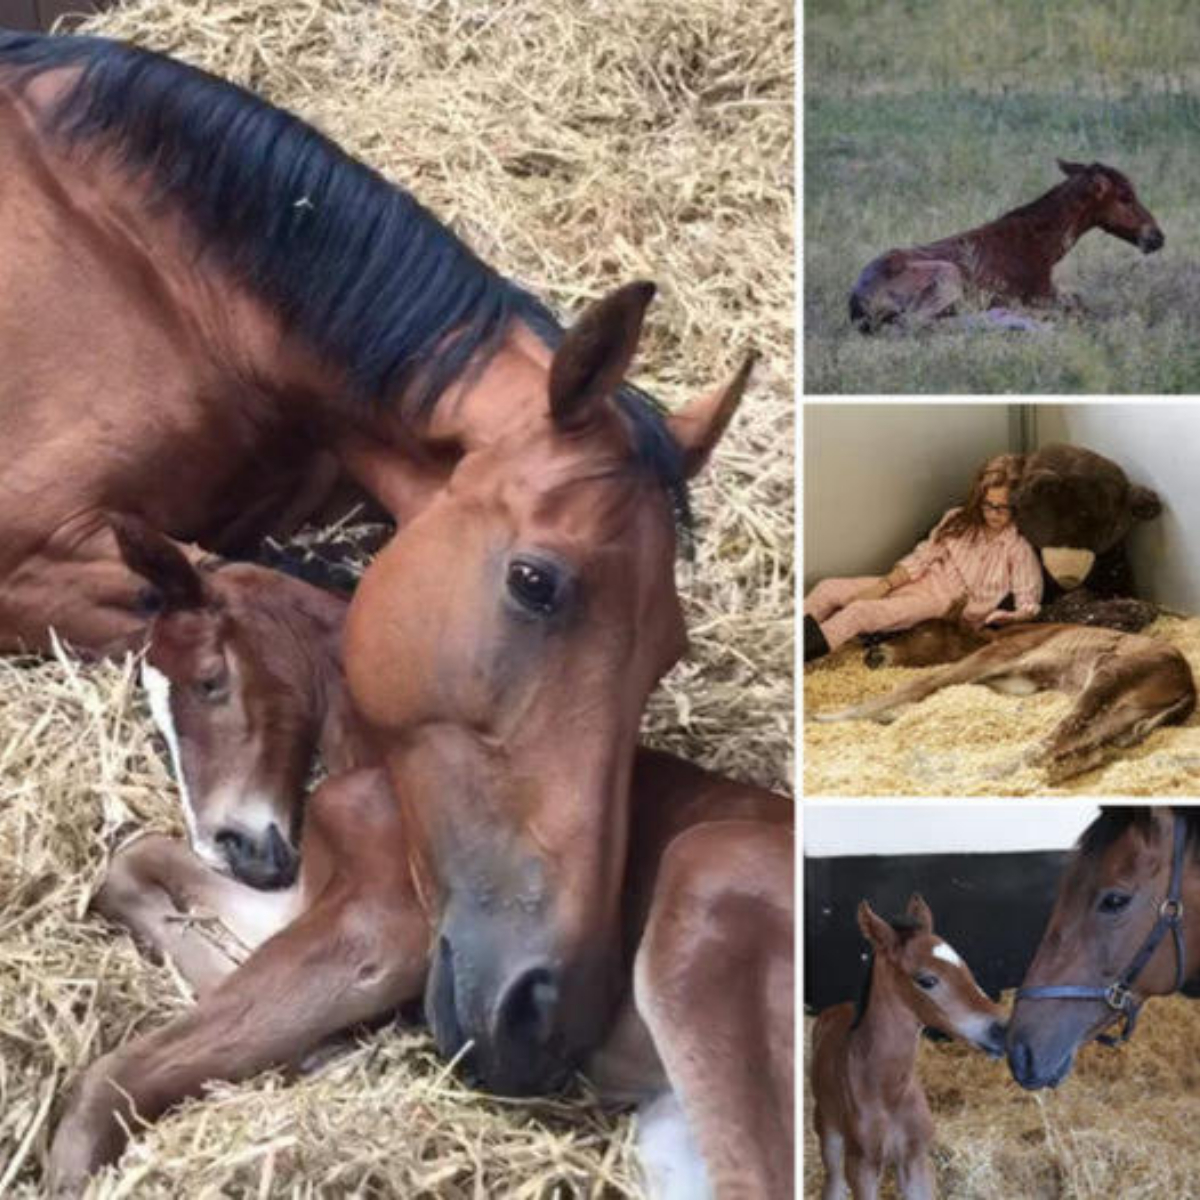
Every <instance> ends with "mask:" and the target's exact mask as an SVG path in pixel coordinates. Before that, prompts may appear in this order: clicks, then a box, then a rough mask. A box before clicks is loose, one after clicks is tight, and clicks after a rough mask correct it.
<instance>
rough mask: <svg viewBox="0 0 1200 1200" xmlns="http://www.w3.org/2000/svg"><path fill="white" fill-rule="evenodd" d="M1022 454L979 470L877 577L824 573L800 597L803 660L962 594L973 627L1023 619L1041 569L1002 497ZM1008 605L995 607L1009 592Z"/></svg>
mask: <svg viewBox="0 0 1200 1200" xmlns="http://www.w3.org/2000/svg"><path fill="white" fill-rule="evenodd" d="M1023 463H1024V459H1023V457H1022V456H1021V455H1019V454H1000V455H997V456H996V457H995V458H991V459H989V460H988V461H987V462H986V463H984V464H983V466H982V467H981V468H980V470H979V474H978V475H976V477H975V482H974V483H973V484H972V485H971V493H970V495H969V496H968V497H967V502H966V504H964V505H963V506H962V507H961V508H952V509H950V511H949V512H947V513H946V515H945V516H944V517H942V519H941V520H940V521H939V522H938V524H937V526H936V528H935V529H934V531H933V532H932V533H931V534H930V535H929V537H928V538H926V539H925V541H923V542H922V543H921V544H920V545H919V546H917V548H916V549H915V550H914V551H913V552H912V553H911V554H909V555H908V556H907V557H906V558H902V559H901V560H900V561H899V562H898V563H897V564H896V565H895V566H894V567H893V568H892V569H891V570H890V571H889V572H888V573H887V575H886V576H883V577H882V578H881V577H879V576H875V575H866V576H858V577H856V578H853V579H825V580H822V582H820V583H819V584H817V586H816V587H815V588H813V590H812V591H811V592H810V593H809V595H808V597H807V598H806V600H805V601H804V661H805V662H810V661H811V660H812V659H814V658H820V657H822V656H823V655H825V654H828V653H829V652H830V651H831V650H836V649H837V648H838V647H839V646H840V645H842V644H843V643H844V642H848V641H849V640H850V639H851V638H852V637H856V636H857V635H858V634H860V633H890V632H894V631H895V630H898V629H909V628H911V627H912V626H913V625H916V624H917V623H918V622H919V621H924V620H928V619H929V618H930V617H940V616H941V615H942V614H943V613H944V612H945V611H946V610H947V609H948V608H950V606H951V605H952V604H953V603H954V602H955V601H956V600H957V599H959V598H960V597H962V596H965V597H966V606H965V608H964V609H963V614H962V617H963V620H965V621H969V622H970V623H971V624H973V625H996V624H1000V623H1002V622H1005V621H1028V620H1030V619H1031V618H1033V617H1034V616H1036V615H1037V612H1038V609H1039V607H1040V606H1041V600H1042V567H1041V562H1040V561H1039V559H1038V556H1037V552H1036V551H1035V550H1034V548H1033V547H1032V546H1031V545H1030V544H1029V543H1028V542H1027V541H1026V540H1025V539H1024V538H1023V537H1022V536H1021V535H1020V534H1019V533H1018V532H1017V527H1016V525H1015V524H1014V523H1013V509H1012V504H1011V502H1010V497H1011V495H1012V491H1013V489H1014V488H1015V487H1016V485H1017V483H1018V482H1019V481H1020V478H1021V469H1022V465H1023ZM1010 593H1011V595H1012V596H1013V598H1014V600H1015V602H1016V608H1015V610H1010V609H1001V608H1000V607H999V605H1000V602H1001V601H1002V600H1003V599H1004V598H1005V597H1006V596H1008V595H1009V594H1010Z"/></svg>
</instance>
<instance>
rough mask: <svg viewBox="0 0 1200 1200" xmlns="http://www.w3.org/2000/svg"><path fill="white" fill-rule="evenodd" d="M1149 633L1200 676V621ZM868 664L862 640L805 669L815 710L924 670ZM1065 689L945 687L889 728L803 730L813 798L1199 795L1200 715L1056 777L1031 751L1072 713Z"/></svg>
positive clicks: (1175, 622) (1168, 622) (858, 725)
mask: <svg viewBox="0 0 1200 1200" xmlns="http://www.w3.org/2000/svg"><path fill="white" fill-rule="evenodd" d="M1145 632H1146V633H1147V634H1148V635H1150V636H1154V637H1161V638H1162V639H1163V640H1164V641H1167V642H1169V643H1171V644H1172V645H1175V646H1178V647H1179V649H1180V650H1181V651H1182V652H1183V654H1184V656H1185V657H1186V658H1187V660H1188V663H1189V665H1190V666H1191V668H1192V672H1193V674H1194V675H1197V676H1200V619H1197V618H1195V617H1193V618H1190V619H1186V620H1184V619H1181V618H1178V617H1168V616H1161V617H1159V618H1158V620H1156V621H1155V622H1154V624H1153V625H1151V626H1149V627H1148V628H1147V629H1146V631H1145ZM936 669H937V668H931V667H926V668H905V667H882V668H880V669H878V670H872V669H871V668H870V667H868V666H866V665H865V663H864V662H863V650H862V647H861V645H859V644H858V643H857V642H856V641H852V642H850V643H849V644H848V645H846V646H844V647H842V648H841V649H840V650H839V651H838V652H837V653H836V654H834V655H830V656H829V658H827V659H825V660H823V661H822V662H819V663H816V664H814V665H813V666H811V667H810V668H809V669H808V670H807V671H805V676H804V705H805V712H806V713H807V714H808V716H809V717H811V716H812V714H813V713H817V712H823V711H827V710H831V709H836V708H841V707H845V706H848V705H850V704H856V703H859V702H861V701H862V700H865V699H867V698H868V697H870V696H875V695H880V694H882V693H884V692H889V691H891V690H892V689H893V688H895V687H899V686H900V685H901V684H902V683H905V682H907V681H909V680H911V679H912V678H913V677H914V675H915V674H916V673H917V671H918V670H923V671H931V670H936ZM1071 703H1072V700H1071V698H1069V697H1067V696H1065V695H1062V694H1060V693H1058V692H1039V693H1037V694H1036V695H1032V696H1021V697H1017V696H1004V695H1000V694H999V693H997V692H993V691H992V690H991V689H989V688H987V687H983V686H980V685H976V684H960V685H958V686H956V687H949V688H945V689H943V690H942V691H940V692H936V693H935V694H934V695H932V696H930V697H929V699H927V700H924V701H922V702H921V703H920V704H914V705H911V706H910V707H909V708H908V709H907V710H904V711H902V712H901V714H900V716H899V717H897V719H896V720H895V721H894V722H893V723H892V724H890V725H880V724H877V723H876V722H873V721H843V722H839V723H833V724H828V725H825V724H818V723H816V722H813V721H812V720H808V721H806V723H805V726H804V789H805V794H806V795H843V796H866V795H869V796H891V795H909V796H1057V795H1072V794H1074V795H1089V796H1194V795H1196V793H1197V791H1198V790H1200V715H1197V714H1195V713H1193V714H1192V716H1190V717H1189V718H1188V719H1187V721H1185V722H1184V723H1183V724H1182V725H1168V726H1164V727H1162V728H1160V729H1156V730H1155V731H1154V732H1153V733H1152V734H1151V735H1150V736H1149V737H1148V738H1147V739H1146V740H1145V741H1144V742H1142V743H1141V744H1140V745H1138V746H1134V747H1132V748H1131V749H1128V750H1113V751H1111V752H1110V753H1109V756H1108V758H1107V760H1106V761H1105V762H1104V763H1103V764H1102V765H1101V766H1099V767H1097V768H1096V769H1095V770H1092V771H1086V772H1084V773H1083V774H1081V775H1076V776H1074V777H1073V778H1070V779H1067V780H1064V781H1063V782H1062V783H1060V784H1056V785H1047V783H1046V780H1045V777H1044V774H1043V773H1042V771H1041V770H1040V769H1037V768H1034V767H1030V766H1027V765H1026V764H1025V763H1024V762H1023V755H1024V753H1025V752H1026V751H1027V750H1028V749H1030V748H1031V747H1033V746H1034V745H1035V744H1036V743H1037V742H1038V740H1039V739H1041V738H1042V737H1044V736H1045V734H1046V732H1047V731H1048V730H1049V729H1051V728H1052V727H1053V726H1054V725H1055V724H1056V723H1057V722H1058V721H1059V720H1061V719H1062V717H1063V716H1064V715H1065V714H1066V712H1067V710H1068V709H1069V708H1070V706H1071Z"/></svg>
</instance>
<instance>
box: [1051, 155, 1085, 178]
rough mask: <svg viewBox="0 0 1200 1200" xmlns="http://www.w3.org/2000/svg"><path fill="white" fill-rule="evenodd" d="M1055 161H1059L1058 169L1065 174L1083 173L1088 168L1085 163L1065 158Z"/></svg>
mask: <svg viewBox="0 0 1200 1200" xmlns="http://www.w3.org/2000/svg"><path fill="white" fill-rule="evenodd" d="M1055 162H1057V163H1058V169H1059V170H1060V171H1061V172H1062V173H1063V174H1064V175H1082V174H1083V173H1084V172H1085V171H1086V170H1087V165H1086V164H1085V163H1077V162H1068V161H1067V160H1066V159H1064V158H1058V159H1055Z"/></svg>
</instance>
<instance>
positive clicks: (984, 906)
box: [804, 850, 1068, 1011]
mask: <svg viewBox="0 0 1200 1200" xmlns="http://www.w3.org/2000/svg"><path fill="white" fill-rule="evenodd" d="M1067 855H1068V851H1066V850H1053V851H1038V852H1022V853H1011V854H896V855H861V856H860V855H854V856H847V857H838V858H805V860H804V1003H805V1006H806V1007H807V1008H809V1009H812V1010H814V1011H819V1010H820V1009H823V1008H827V1007H829V1005H831V1004H837V1003H840V1002H841V1001H843V1000H853V999H854V997H855V996H857V995H858V990H859V985H860V983H861V981H862V976H863V970H864V966H863V956H864V954H865V953H866V949H867V943H866V942H865V941H864V940H863V937H862V935H861V934H860V933H859V931H858V924H857V922H856V920H855V911H856V909H857V908H858V902H859V901H860V900H863V899H865V900H867V901H869V902H870V904H871V907H872V908H874V909H875V911H876V912H878V913H880V914H881V915H882V916H895V915H897V914H899V913H901V912H903V911H904V906H905V904H906V903H907V902H908V897H909V895H910V894H911V893H912V892H920V893H921V894H922V895H923V896H924V897H925V899H926V900H927V901H928V903H929V907H930V908H931V909H932V910H933V918H934V929H935V932H936V933H937V934H938V935H939V936H940V937H943V938H945V939H946V941H948V942H949V943H950V944H951V945H952V946H953V947H954V948H955V950H957V951H958V952H959V954H961V955H962V956H963V958H965V959H966V960H967V963H968V964H969V965H970V967H971V970H972V972H973V973H974V975H975V978H976V979H977V980H978V981H979V985H980V987H982V988H983V990H984V991H986V992H988V993H989V994H991V995H993V996H994V995H996V994H997V993H998V992H999V991H1001V990H1002V989H1004V988H1011V987H1016V986H1017V985H1018V984H1019V983H1020V982H1021V979H1022V977H1023V975H1024V973H1025V968H1026V967H1027V966H1028V964H1029V960H1030V959H1031V958H1032V957H1033V952H1034V950H1035V949H1036V948H1037V944H1038V942H1039V941H1040V940H1041V936H1042V930H1043V929H1044V928H1045V924H1046V919H1047V918H1048V917H1049V915H1050V910H1051V908H1053V906H1054V897H1055V894H1056V892H1057V889H1058V879H1059V876H1060V874H1061V873H1062V870H1063V866H1064V864H1065V862H1066V859H1067Z"/></svg>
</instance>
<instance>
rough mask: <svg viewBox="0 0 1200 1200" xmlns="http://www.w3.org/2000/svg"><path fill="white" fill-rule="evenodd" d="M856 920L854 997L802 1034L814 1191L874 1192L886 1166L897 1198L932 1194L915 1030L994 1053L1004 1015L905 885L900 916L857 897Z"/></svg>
mask: <svg viewBox="0 0 1200 1200" xmlns="http://www.w3.org/2000/svg"><path fill="white" fill-rule="evenodd" d="M858 927H859V929H860V930H862V935H863V937H865V938H866V939H867V941H868V942H869V943H870V945H871V965H870V967H869V968H868V974H867V980H866V984H865V986H864V990H863V995H862V997H861V998H860V1000H859V1002H858V1004H857V1005H855V1004H851V1003H846V1004H839V1005H836V1006H835V1007H834V1008H828V1009H826V1010H825V1011H824V1012H823V1013H821V1015H820V1016H819V1017H818V1018H817V1021H816V1024H815V1025H814V1027H813V1035H812V1088H813V1099H814V1104H815V1111H814V1121H815V1125H816V1130H817V1137H818V1139H819V1140H820V1143H821V1161H822V1163H823V1164H824V1167H825V1185H824V1187H823V1189H822V1191H821V1196H822V1200H841V1197H844V1196H845V1195H846V1192H847V1186H849V1190H850V1192H851V1193H852V1194H853V1196H854V1200H874V1197H875V1196H876V1194H877V1193H878V1189H879V1187H880V1182H881V1179H882V1177H883V1175H884V1173H885V1172H886V1171H887V1170H888V1168H889V1167H892V1166H894V1167H895V1169H896V1176H897V1183H898V1185H899V1190H900V1194H901V1196H903V1197H904V1198H905V1200H929V1198H930V1197H932V1196H933V1195H934V1191H935V1188H934V1177H933V1167H932V1165H931V1164H930V1161H929V1148H930V1145H931V1144H932V1142H933V1118H932V1117H931V1115H930V1112H929V1104H928V1102H927V1101H926V1099H925V1092H924V1089H923V1088H922V1087H921V1081H920V1080H919V1079H918V1078H917V1071H916V1066H917V1045H918V1043H919V1041H920V1035H921V1030H922V1029H923V1028H932V1029H936V1030H939V1031H940V1032H942V1033H945V1034H950V1035H952V1036H954V1037H958V1038H962V1040H963V1041H965V1042H969V1043H970V1044H971V1045H973V1046H976V1047H978V1048H979V1049H981V1050H983V1051H985V1052H986V1053H988V1054H990V1055H992V1056H994V1057H997V1058H999V1057H1000V1056H1001V1055H1003V1053H1004V1017H1003V1013H1002V1012H1001V1010H1000V1008H999V1007H998V1006H997V1005H996V1004H994V1003H992V1001H991V1000H989V999H988V998H987V996H985V995H984V994H983V992H982V991H980V989H979V985H978V984H976V982H975V978H974V976H973V975H972V974H971V971H970V968H969V967H968V966H967V964H966V963H965V962H963V960H962V959H961V958H960V957H959V956H958V954H957V953H956V952H955V950H954V949H953V948H952V947H951V946H949V945H948V944H947V943H946V942H944V941H943V940H942V939H941V938H940V937H938V936H937V935H936V934H935V933H934V932H933V914H932V913H931V912H930V911H929V905H927V904H926V903H925V901H924V900H923V899H922V898H921V897H920V896H918V895H916V894H914V895H913V896H912V897H911V898H910V899H909V901H908V909H907V915H906V916H905V917H904V918H901V919H899V920H894V921H885V920H883V919H882V918H881V917H879V916H877V915H876V913H875V912H874V911H873V910H872V908H871V906H870V905H869V904H868V903H867V902H866V901H865V900H864V901H862V903H861V904H859V906H858Z"/></svg>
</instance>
